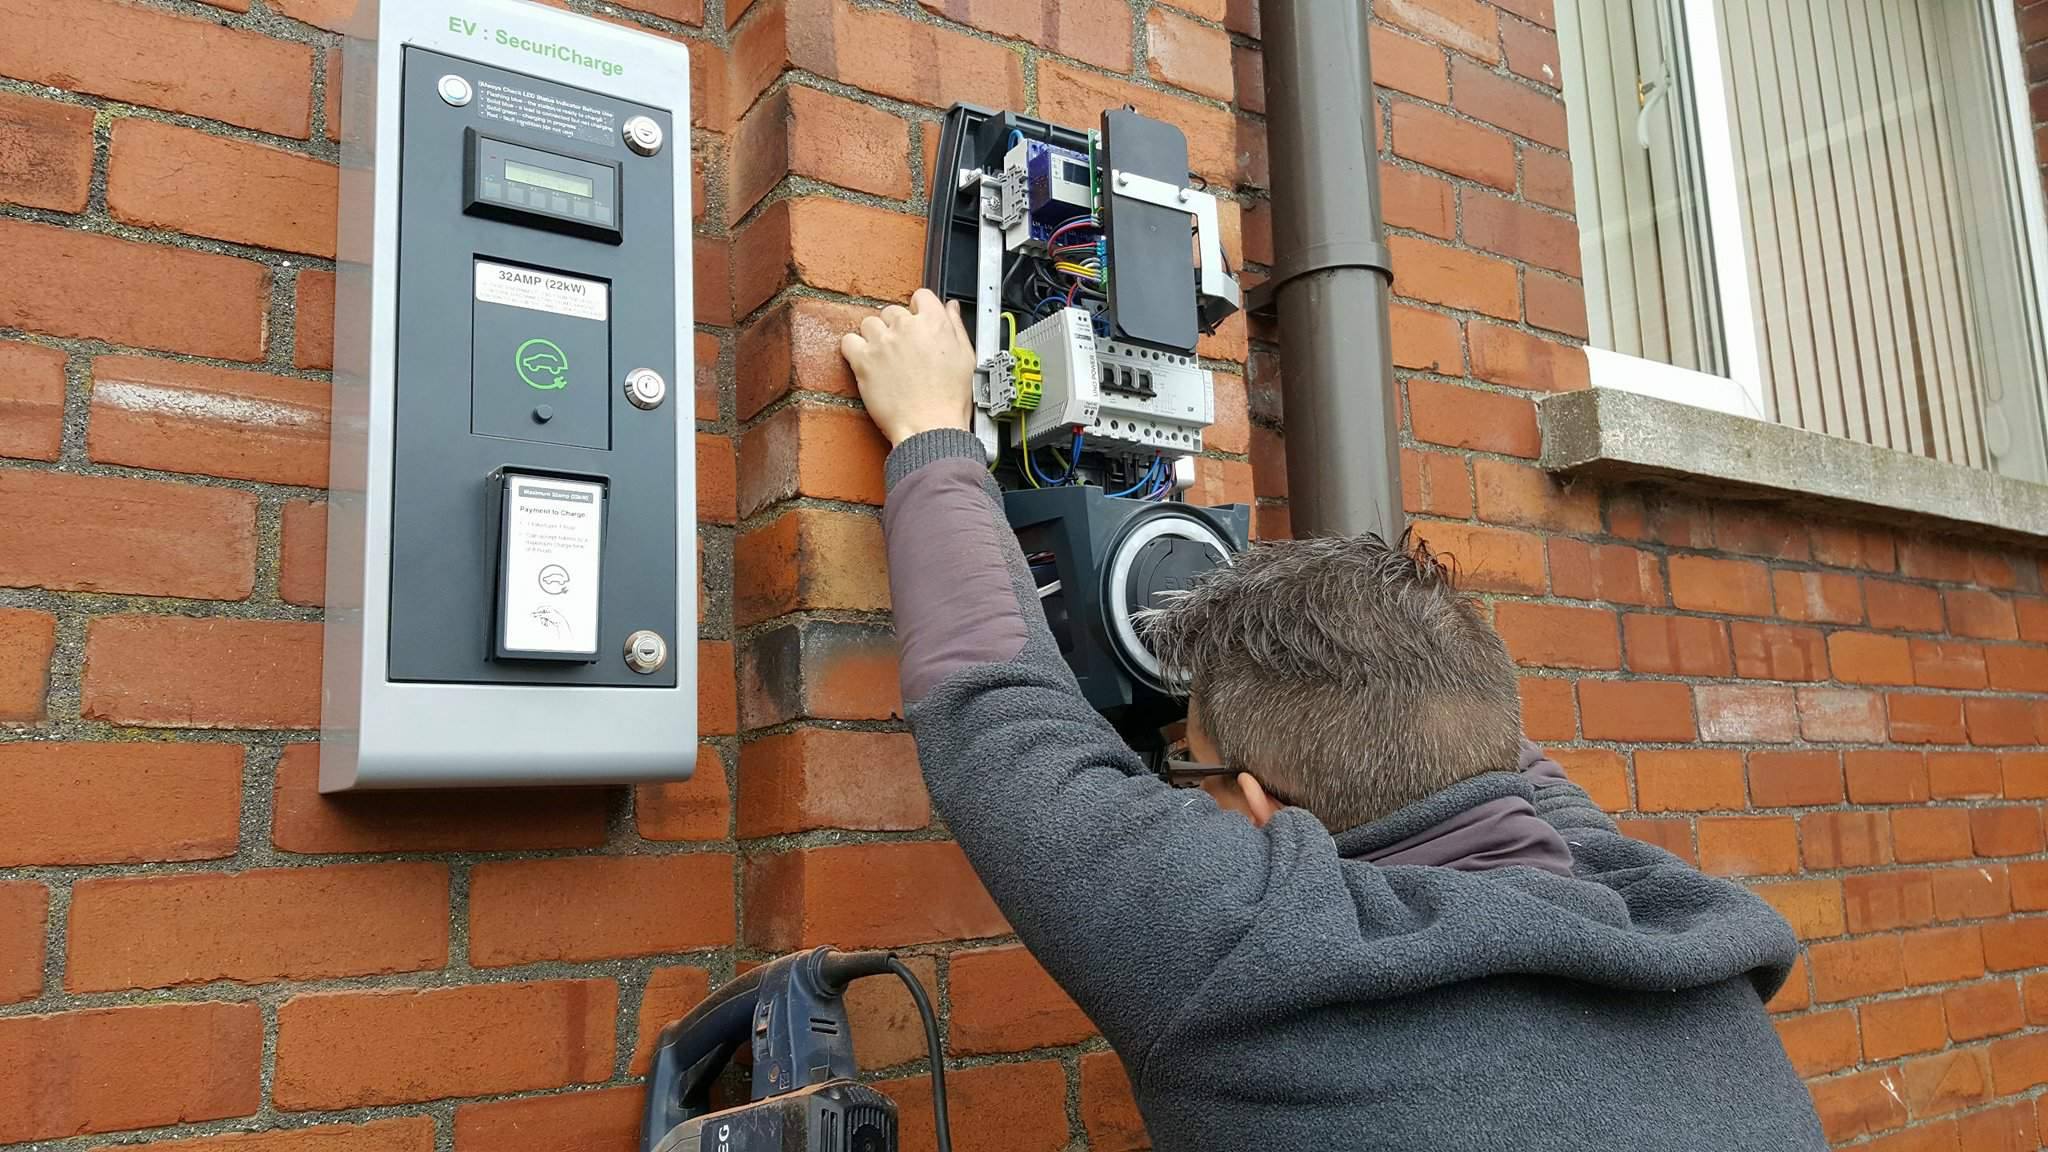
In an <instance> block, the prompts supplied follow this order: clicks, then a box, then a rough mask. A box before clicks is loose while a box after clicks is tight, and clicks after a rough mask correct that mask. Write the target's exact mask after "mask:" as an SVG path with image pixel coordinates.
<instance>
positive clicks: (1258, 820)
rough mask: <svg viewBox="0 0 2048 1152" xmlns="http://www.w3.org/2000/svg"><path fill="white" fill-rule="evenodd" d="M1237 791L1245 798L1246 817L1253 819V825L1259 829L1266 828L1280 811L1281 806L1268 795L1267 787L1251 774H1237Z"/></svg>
mask: <svg viewBox="0 0 2048 1152" xmlns="http://www.w3.org/2000/svg"><path fill="white" fill-rule="evenodd" d="M1237 791H1238V794H1239V795H1241V796H1243V797H1244V812H1245V815H1247V816H1249V817H1251V818H1252V824H1253V825H1255V826H1257V827H1260V828H1264V827H1265V826H1266V821H1268V820H1271V819H1272V818H1273V813H1275V812H1278V811H1280V805H1278V804H1275V803H1273V798H1272V797H1271V796H1268V795H1266V786H1265V785H1263V784H1261V783H1259V778H1258V777H1256V776H1254V775H1252V774H1251V773H1249V772H1239V773H1238V774H1237Z"/></svg>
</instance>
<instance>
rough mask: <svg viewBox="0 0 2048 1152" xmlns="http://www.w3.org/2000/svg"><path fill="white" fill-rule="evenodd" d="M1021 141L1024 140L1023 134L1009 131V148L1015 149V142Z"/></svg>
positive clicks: (1013, 129) (1012, 130) (1014, 130)
mask: <svg viewBox="0 0 2048 1152" xmlns="http://www.w3.org/2000/svg"><path fill="white" fill-rule="evenodd" d="M1022 139H1024V133H1022V132H1019V131H1017V130H1016V129H1015V128H1012V129H1010V143H1009V147H1011V148H1015V147H1016V146H1017V142H1018V141H1019V140H1022Z"/></svg>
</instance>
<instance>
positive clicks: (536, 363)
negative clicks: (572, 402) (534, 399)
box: [513, 337, 569, 392]
mask: <svg viewBox="0 0 2048 1152" xmlns="http://www.w3.org/2000/svg"><path fill="white" fill-rule="evenodd" d="M513 363H514V364H516V365H517V366H518V368H519V378H520V379H521V380H524V381H526V385H527V387H529V388H538V389H540V390H541V391H543V392H553V391H555V390H557V389H561V388H567V387H568V386H569V358H568V357H567V356H565V355H563V354H562V349H561V347H560V346H559V345H557V344H556V343H555V342H554V341H553V340H543V339H540V338H539V337H535V338H534V339H532V340H528V341H527V342H526V343H524V344H521V345H520V346H519V351H518V352H517V353H516V354H514V356H513Z"/></svg>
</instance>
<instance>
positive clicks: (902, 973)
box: [889, 956, 953, 1152]
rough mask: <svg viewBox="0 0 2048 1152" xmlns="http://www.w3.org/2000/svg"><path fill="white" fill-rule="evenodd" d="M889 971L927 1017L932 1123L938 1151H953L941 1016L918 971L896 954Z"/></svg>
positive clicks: (890, 959) (926, 1042) (920, 1014)
mask: <svg viewBox="0 0 2048 1152" xmlns="http://www.w3.org/2000/svg"><path fill="white" fill-rule="evenodd" d="M889 971H891V972H894V973H895V974H896V975H897V976H898V977H899V978H900V979H901V980H902V981H903V983H904V986H905V987H907V988H909V989H910V998H911V1000H912V1001H914V1002H915V1003H916V1004H917V1014H918V1015H919V1016H920V1017H923V1019H924V1042H925V1047H926V1048H929V1049H930V1050H931V1061H932V1123H933V1124H934V1125H935V1126H936V1131H937V1133H938V1140H939V1145H938V1152H953V1130H952V1126H951V1124H950V1122H948V1120H947V1119H946V1054H945V1052H944V1050H943V1049H942V1047H941V1045H940V1044H939V1019H938V1017H937V1016H935V1015H934V1014H933V1013H932V1002H931V999H930V998H929V997H927V996H926V995H925V994H924V985H923V984H921V983H919V982H918V979H917V974H916V973H914V972H912V971H911V970H910V969H909V968H908V967H906V966H905V965H904V963H903V961H901V960H898V959H897V958H896V957H894V956H891V957H889Z"/></svg>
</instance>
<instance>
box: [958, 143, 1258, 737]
mask: <svg viewBox="0 0 2048 1152" xmlns="http://www.w3.org/2000/svg"><path fill="white" fill-rule="evenodd" d="M933 183H934V189H935V191H934V193H933V196H932V201H931V215H930V219H929V221H928V223H927V227H926V233H925V283H926V284H927V285H928V286H930V287H931V288H932V289H933V290H934V291H935V292H937V293H938V294H939V295H940V296H942V297H945V298H948V299H952V300H958V301H960V302H961V304H962V306H963V310H964V311H966V312H967V313H968V314H969V315H971V316H972V317H973V323H972V325H971V335H972V337H973V339H974V345H975V354H976V357H977V361H978V362H977V365H976V370H975V397H974V399H975V422H974V427H975V433H976V435H977V436H979V437H980V439H981V441H982V445H983V449H984V451H985V452H986V453H987V455H988V458H989V464H990V468H991V469H992V470H993V471H994V473H995V476H996V478H997V481H998V482H999V483H1000V484H1001V485H1002V487H1003V488H1004V489H1005V490H1006V491H1005V492H1004V511H1005V513H1006V514H1007V516H1008V518H1009V522H1010V527H1011V528H1012V529H1013V530H1014V531H1015V532H1016V533H1017V538H1018V541H1019V543H1020V544H1021V545H1022V546H1023V549H1024V552H1025V554H1026V557H1027V559H1028V560H1029V563H1030V567H1031V571H1032V576H1033V579H1034V580H1035V581H1036V582H1037V584H1038V595H1039V603H1040V604H1041V605H1042V606H1043V608H1044V610H1045V613H1046V619H1047V623H1048V624H1049V625H1050V626H1051V628H1052V631H1053V634H1054V636H1055V637H1056V638H1057V639H1058V641H1059V644H1060V650H1061V653H1062V654H1063V655H1064V656H1065V657H1066V660H1067V662H1068V664H1069V665H1070V666H1071V667H1072V668H1073V670H1074V674H1075V677H1076V679H1077V680H1078V681H1079V683H1080V685H1081V689H1082V692H1083V694H1084V695H1085V696H1087V698H1088V700H1089V702H1090V703H1092V704H1094V705H1095V706H1096V708H1098V709H1099V710H1100V711H1102V713H1103V714H1104V715H1105V716H1107V717H1109V719H1110V720H1111V721H1112V722H1113V723H1114V724H1116V726H1117V728H1118V730H1119V731H1120V732H1121V733H1122V734H1123V735H1124V737H1125V739H1126V740H1128V741H1130V743H1131V744H1132V745H1133V746H1134V747H1137V748H1139V749H1140V750H1143V751H1151V752H1159V751H1162V750H1163V747H1164V743H1163V738H1162V737H1161V734H1160V729H1161V728H1162V727H1163V726H1165V725H1166V724H1168V723H1170V722H1171V721H1172V720H1174V719H1177V718H1178V717H1179V716H1180V715H1182V714H1184V712H1185V708H1184V705H1183V704H1182V703H1181V701H1180V700H1179V698H1178V695H1177V693H1176V692H1175V688H1176V687H1177V686H1176V685H1173V684H1170V683H1168V681H1167V679H1166V676H1165V675H1164V674H1163V673H1162V670H1161V668H1160V667H1159V662H1158V661H1157V659H1155V658H1154V657H1153V656H1152V654H1151V652H1150V651H1149V649H1148V648H1147V647H1146V645H1145V643H1144V637H1143V634H1142V628H1141V626H1140V621H1141V620H1142V618H1143V614H1144V612H1145V610H1146V609H1148V608H1156V607H1158V606H1159V605H1160V604H1161V603H1163V599H1162V598H1163V597H1164V596H1166V595H1169V594H1171V593H1172V592H1174V591H1177V590H1180V589H1183V588H1185V587H1187V586H1188V584H1189V582H1190V581H1192V580H1194V579H1196V578H1198V577H1199V576H1200V575H1201V574H1202V573H1204V572H1206V571H1209V570H1211V569H1213V568H1215V567H1217V566H1218V565H1223V564H1228V563H1230V562H1231V557H1233V556H1234V555H1236V554H1237V553H1238V552H1240V551H1242V550H1243V549H1244V548H1245V547H1246V546H1247V544H1248V542H1249V534H1250V526H1251V509H1250V508H1248V507H1246V506H1244V505H1229V506H1224V507H1218V508H1197V507H1193V506H1191V505H1189V504H1187V503H1184V502H1182V501H1180V500H1179V499H1178V497H1179V496H1180V495H1181V494H1182V493H1184V492H1185V491H1186V490H1187V489H1188V488H1189V487H1190V486H1191V485H1192V484H1193V483H1194V478H1195V472H1194V465H1195V459H1196V458H1197V457H1199V456H1201V455H1202V454H1203V452H1204V451H1205V450H1206V448H1207V445H1206V443H1205V441H1204V433H1205V432H1206V430H1207V429H1208V427H1209V425H1210V424H1211V423H1213V422H1214V421H1215V419H1216V410H1215V388H1214V383H1213V379H1212V377H1211V374H1210V371H1209V369H1207V368H1206V367H1204V366H1203V364H1202V362H1201V358H1200V355H1199V349H1198V342H1199V340H1200V337H1201V335H1202V333H1204V332H1208V331H1213V330H1214V328H1215V327H1216V325H1217V324H1219V323H1221V322H1222V321H1223V320H1224V319H1225V318H1227V317H1228V316H1229V315H1230V314H1231V313H1233V312H1235V311H1236V310H1237V309H1238V307H1239V306H1240V302H1241V301H1240V295H1239V290H1238V285H1237V280H1236V278H1235V277H1234V276H1233V275H1232V274H1231V272H1230V269H1229V268H1228V267H1226V266H1225V264H1224V259H1223V253H1222V246H1221V236H1220V229H1219V227H1218V220H1217V207H1216V197H1215V196H1214V194H1212V193H1211V192H1210V191H1209V190H1208V189H1207V188H1205V187H1202V186H1200V181H1199V180H1197V179H1195V178H1193V177H1192V176H1191V175H1190V173H1189V171H1188V151H1187V138H1186V137H1185V136H1184V135H1183V134H1182V133H1181V131H1180V129H1179V128H1177V127H1175V126H1174V125H1172V124H1169V123H1166V122H1164V121H1160V120H1154V119H1151V118H1149V117H1146V116H1142V115H1139V114H1138V113H1136V112H1133V111H1131V110H1129V109H1112V110H1110V111H1108V112H1105V113H1103V115H1102V119H1101V122H1100V125H1099V126H1098V127H1093V128H1085V129H1084V128H1080V127H1072V126H1065V125H1059V124H1053V123H1049V122H1047V121H1043V120H1037V119H1033V118H1031V117H1027V116H1021V115H1018V114H1015V113H1009V112H994V111H991V110H988V109H983V108H975V107H972V106H968V105H957V106H955V107H954V108H953V109H952V111H951V112H949V113H948V115H947V117H946V127H945V131H944V133H943V134H942V136H941V139H940V145H939V163H938V171H937V174H936V175H935V176H934V177H933Z"/></svg>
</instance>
